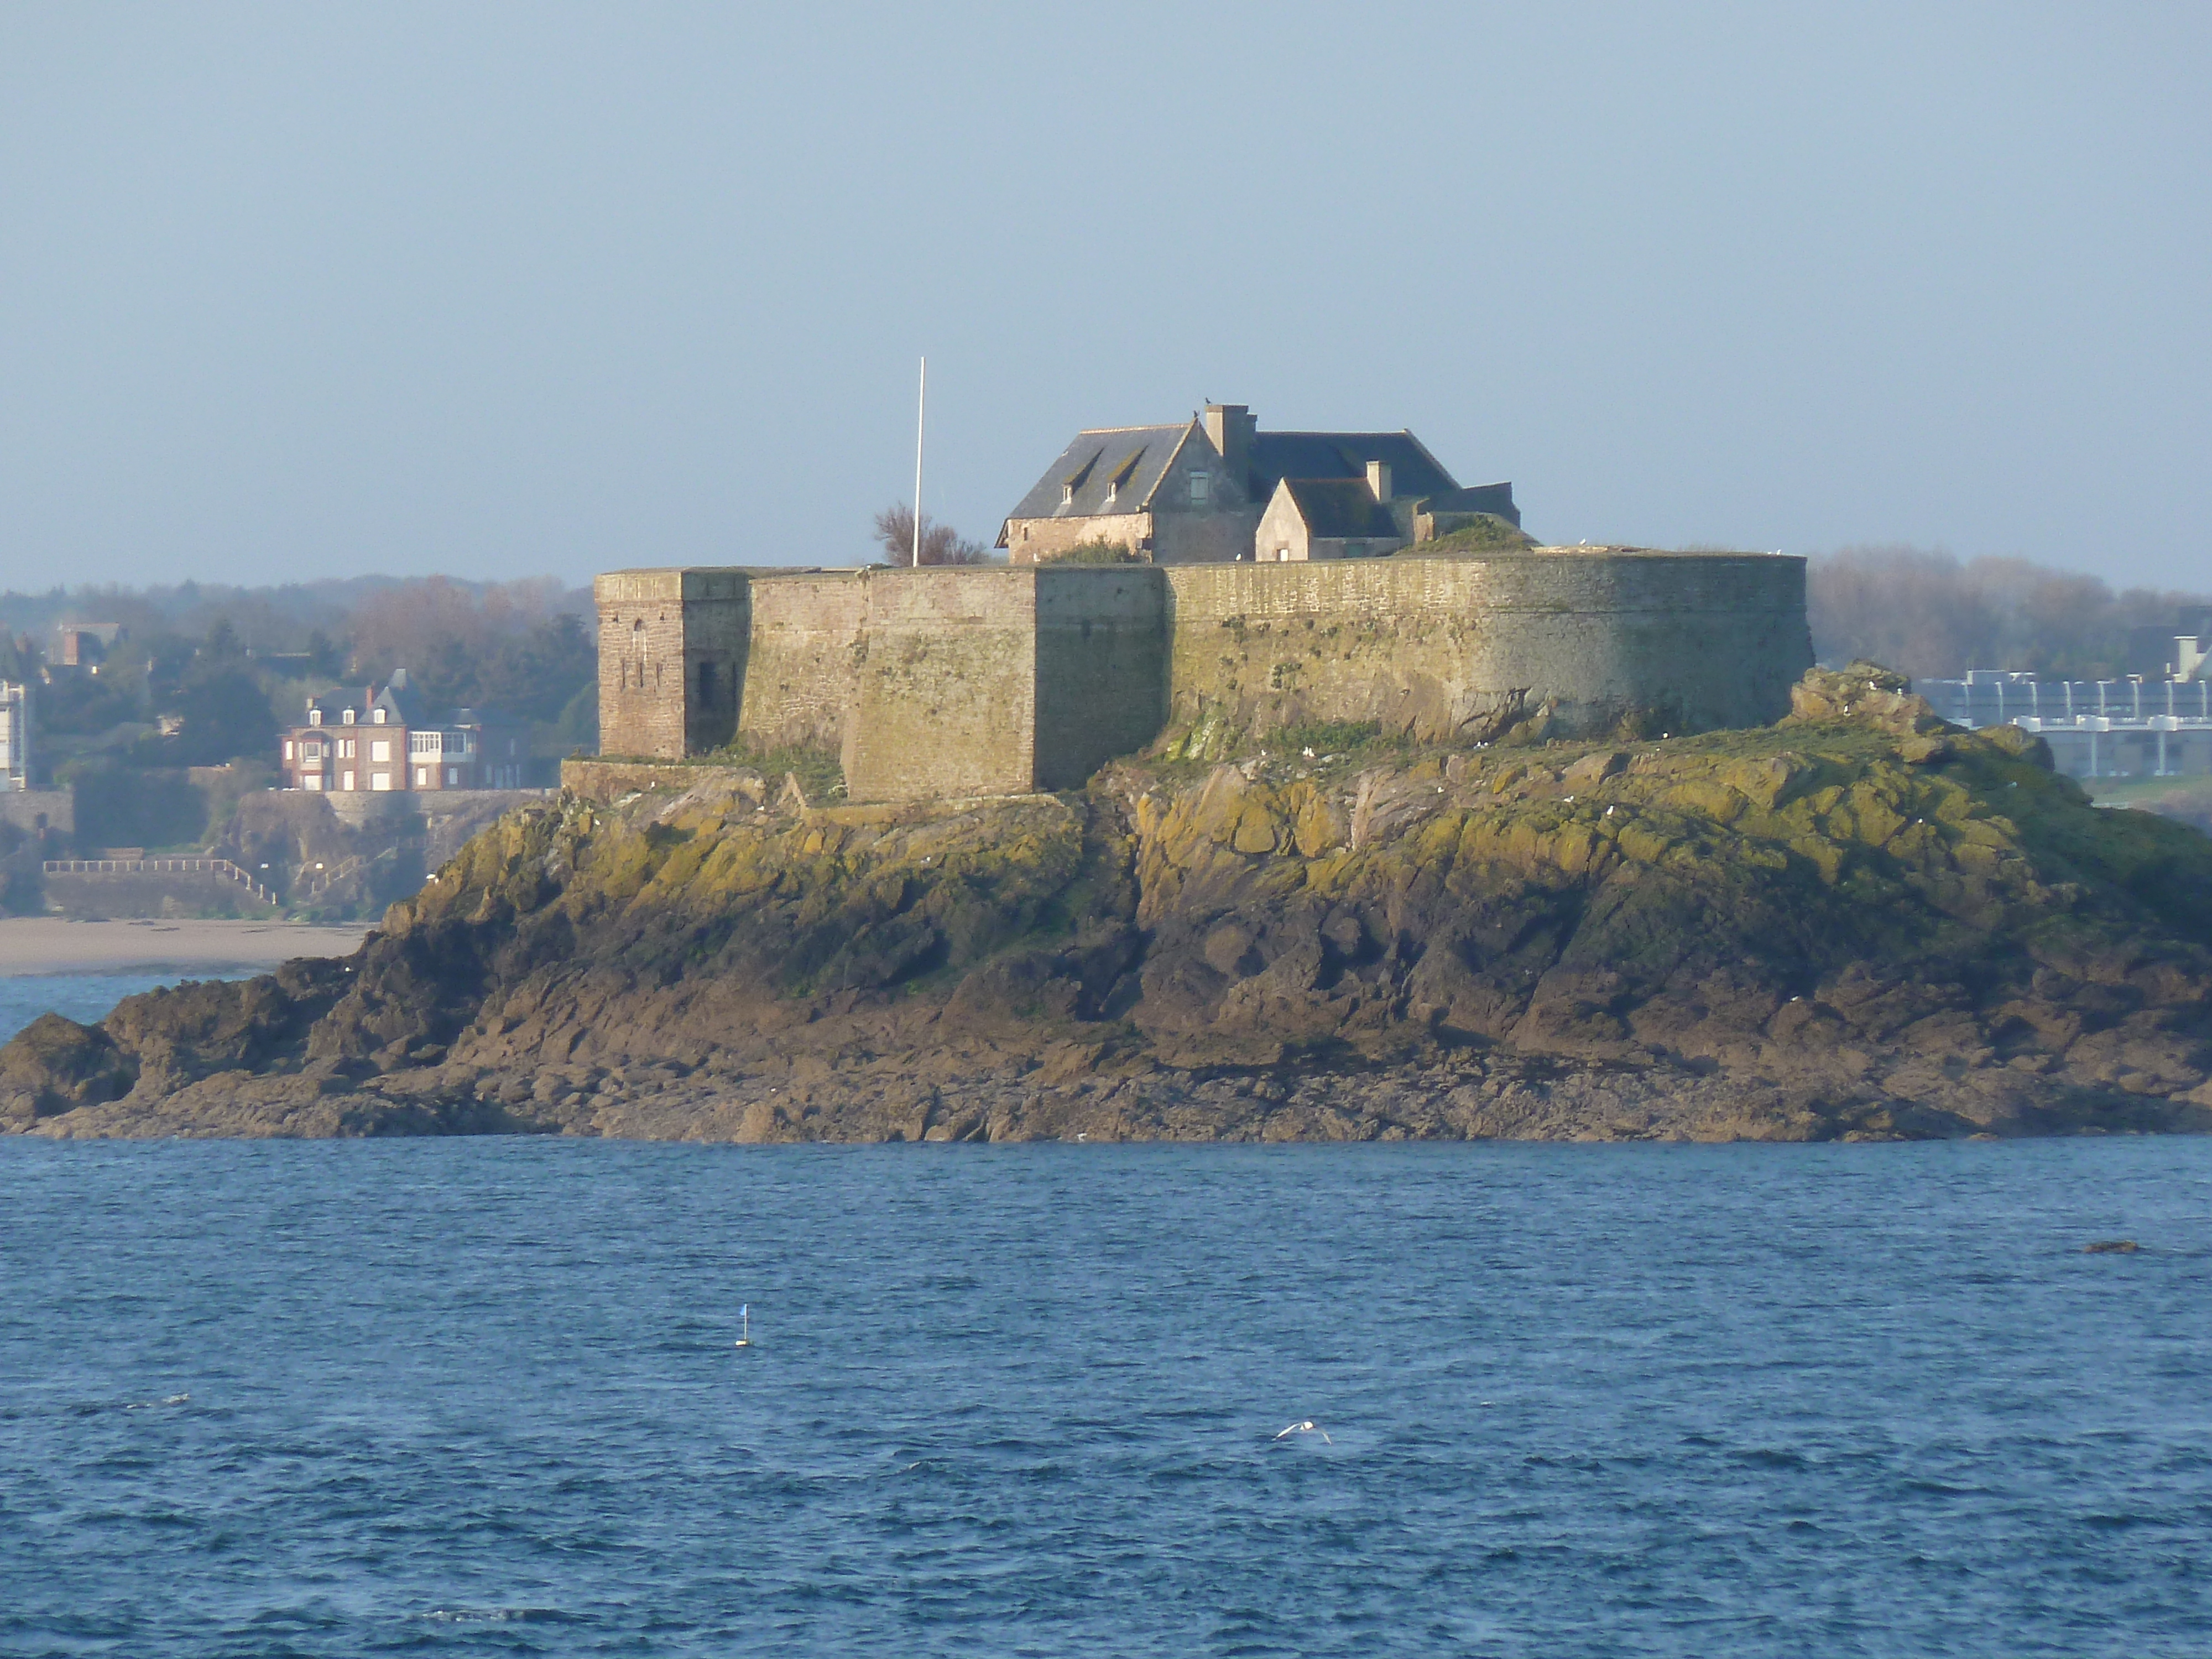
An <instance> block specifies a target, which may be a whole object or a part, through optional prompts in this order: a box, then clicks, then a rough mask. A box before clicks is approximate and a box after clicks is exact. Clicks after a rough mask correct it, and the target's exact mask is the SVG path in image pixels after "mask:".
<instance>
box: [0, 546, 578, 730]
mask: <svg viewBox="0 0 2212 1659" xmlns="http://www.w3.org/2000/svg"><path fill="white" fill-rule="evenodd" d="M271 592H283V590H273V591H272V590H265V589H264V590H228V591H227V592H226V593H225V597H226V598H232V599H235V600H236V601H237V604H236V605H235V608H233V607H232V606H228V605H218V606H217V607H216V609H215V611H214V613H213V614H212V616H210V614H209V612H208V611H207V610H206V609H205V607H204V600H203V597H202V594H201V593H200V592H199V591H197V590H192V589H191V588H190V586H189V585H187V586H186V587H185V588H183V589H168V590H155V592H152V593H149V592H144V591H141V592H135V593H125V592H115V591H112V590H109V591H105V592H90V593H84V594H80V595H77V596H76V597H74V598H73V599H70V600H68V601H66V602H65V603H64V605H58V606H55V605H50V607H49V608H52V609H58V610H62V611H64V615H65V616H66V617H68V618H69V619H71V620H78V621H100V622H115V621H120V622H123V623H125V626H126V627H127V628H128V629H129V630H130V632H129V634H128V636H127V637H126V638H125V640H123V641H119V642H118V645H117V646H116V647H115V648H113V649H112V651H111V652H110V653H108V654H107V656H106V659H104V660H103V661H102V662H101V663H100V666H99V670H98V671H97V672H96V673H94V672H84V671H56V672H52V673H42V672H41V670H42V669H44V668H45V666H46V665H45V664H44V663H43V660H42V650H41V647H42V643H43V640H42V637H41V635H40V634H33V633H32V632H29V631H28V630H25V631H22V632H20V633H10V634H6V635H0V678H39V679H43V680H46V682H47V683H46V684H42V685H41V686H40V696H39V713H38V722H39V727H40V730H41V731H42V732H44V733H46V736H47V738H49V739H50V740H51V741H50V742H49V744H48V748H49V750H50V752H52V751H53V750H61V751H64V752H66V751H70V750H77V751H83V750H86V749H87V748H88V743H87V741H86V740H88V739H105V741H103V742H102V743H101V744H100V748H101V749H102V750H104V751H112V753H113V754H114V755H115V756H116V757H125V756H127V757H128V758H129V759H130V760H131V762H132V763H135V764H137V765H140V766H168V767H175V766H201V765H212V764H217V763H222V762H224V761H228V760H234V759H240V758H245V759H257V760H262V759H266V758H268V757H269V756H270V754H271V753H272V752H273V745H274V743H275V740H276V732H277V730H278V729H279V727H280V726H289V725H291V724H293V723H294V722H295V721H296V720H299V719H300V718H301V709H302V707H303V705H304V703H305V701H306V699H307V696H309V695H310V694H311V693H313V692H317V691H321V690H327V689H329V688H331V686H333V685H354V684H364V685H365V684H371V683H381V682H383V681H385V680H386V679H388V678H390V677H391V674H392V670H394V669H395V668H401V667H404V668H405V669H407V670H408V671H409V678H410V680H411V681H412V682H413V683H414V685H415V687H416V690H417V691H418V692H419V694H420V695H421V696H422V700H423V702H425V703H426V704H427V705H428V707H429V708H432V709H433V710H441V709H444V708H456V707H474V708H495V709H498V710H500V711H501V712H502V713H505V714H510V715H513V716H515V717H519V718H520V719H522V720H526V721H528V722H531V723H532V725H534V726H538V727H539V728H541V732H542V734H543V735H544V738H545V739H546V743H547V744H550V745H553V746H564V745H574V744H585V745H588V744H590V743H591V741H592V736H593V731H594V728H595V726H596V710H595V705H596V690H597V658H596V649H595V647H594V645H593V642H592V633H591V630H590V629H589V627H588V626H587V624H586V616H587V614H588V613H587V612H586V611H584V610H583V609H582V607H581V603H580V602H581V600H582V598H583V596H581V595H580V594H577V593H575V592H571V591H570V590H568V589H564V588H563V587H562V586H561V585H560V584H559V583H558V582H556V581H552V580H533V581H526V582H511V583H495V584H484V585H476V584H469V583H463V582H456V581H451V580H446V579H444V578H438V577H433V578H429V579H428V580H417V581H406V582H398V581H390V582H377V583H371V584H363V585H360V586H356V587H355V588H354V589H353V590H352V591H351V592H347V593H346V594H345V595H344V597H345V599H347V600H348V601H349V603H348V604H346V605H344V606H343V608H340V607H336V606H328V605H325V606H321V607H314V606H310V605H301V604H298V603H294V604H292V605H289V606H280V605H273V604H271V603H270V594H271ZM296 592H297V591H295V593H296ZM22 597H23V596H20V595H7V596H4V597H0V613H4V614H6V618H7V620H8V621H9V622H10V623H18V625H20V621H21V620H25V619H27V618H25V617H23V615H22V611H23V610H24V609H26V608H28V607H24V606H22V605H21V600H22ZM50 599H51V596H40V600H41V601H50ZM10 601H15V602H16V603H14V604H10V603H9V602H10ZM186 616H189V617H192V619H193V620H194V621H197V622H200V623H202V626H201V627H200V628H199V629H196V630H193V631H186V629H187V626H189V625H188V624H187V625H186V626H180V625H179V622H180V620H181V618H182V617H186ZM241 617H242V618H243V621H241ZM249 628H250V629H251V630H252V632H251V634H250V635H249V632H248V629H249ZM249 640H251V641H252V642H251V643H249ZM162 725H166V726H170V727H172V728H173V730H172V731H170V732H167V733H163V732H161V731H160V726H162ZM134 726H135V727H139V728H151V729H143V730H141V731H140V732H138V733H137V735H136V736H135V737H134V736H133V735H132V732H131V728H133V727H134ZM72 740H75V741H72ZM541 746H544V745H541Z"/></svg>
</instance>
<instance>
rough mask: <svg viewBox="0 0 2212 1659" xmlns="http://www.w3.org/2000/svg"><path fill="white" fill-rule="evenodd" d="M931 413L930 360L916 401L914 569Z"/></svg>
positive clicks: (923, 364)
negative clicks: (923, 450) (923, 449)
mask: <svg viewBox="0 0 2212 1659" xmlns="http://www.w3.org/2000/svg"><path fill="white" fill-rule="evenodd" d="M928 411H929V359H928V358H927V357H924V358H923V359H922V360H921V390H920V391H919V392H916V393H915V399H914V568H915V569H916V570H919V569H921V435H922V432H923V429H924V427H923V417H924V416H926V415H927V413H928Z"/></svg>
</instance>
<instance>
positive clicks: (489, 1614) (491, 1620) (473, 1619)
mask: <svg viewBox="0 0 2212 1659" xmlns="http://www.w3.org/2000/svg"><path fill="white" fill-rule="evenodd" d="M422 1617H424V1618H425V1619H428V1620H430V1621H431V1622H432V1623H434V1624H440V1625H570V1624H574V1623H575V1622H576V1615H575V1614H574V1613H564V1612H562V1610H561V1609H560V1608H559V1607H433V1608H431V1609H430V1611H429V1612H428V1613H424V1614H423V1615H422Z"/></svg>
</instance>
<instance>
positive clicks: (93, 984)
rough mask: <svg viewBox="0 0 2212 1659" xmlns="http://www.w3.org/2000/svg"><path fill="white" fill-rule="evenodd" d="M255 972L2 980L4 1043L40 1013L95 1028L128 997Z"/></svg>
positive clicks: (148, 971) (159, 972) (0, 1011)
mask: <svg viewBox="0 0 2212 1659" xmlns="http://www.w3.org/2000/svg"><path fill="white" fill-rule="evenodd" d="M259 971H261V970H259V969H252V968H217V969H204V968H203V969H195V970H193V971H192V972H191V974H185V973H184V972H181V971H179V970H176V969H143V970H142V971H139V972H136V973H124V974H27V975H18V976H14V977H0V1042H7V1041H8V1039H9V1038H10V1037H12V1036H15V1033H16V1032H18V1031H20V1030H22V1029H23V1028H24V1027H25V1026H26V1025H28V1024H30V1023H31V1022H32V1021H33V1020H34V1019H36V1018H38V1017H39V1016H40V1014H49V1013H51V1014H66V1015H68V1016H69V1017H70V1018H71V1019H74V1020H79V1021H82V1022H83V1023H84V1024H91V1023H92V1022H93V1021H94V1020H96V1019H99V1018H101V1017H102V1016H103V1015H105V1014H106V1012H107V1011H108V1010H109V1009H111V1008H112V1007H114V1006H115V1005H116V1004H117V1003H118V1002H120V1001H122V1000H123V999H124V998H125V997H135V996H137V994H139V993H140V992H141V991H153V990H158V989H160V988H161V987H162V986H164V985H174V984H176V983H177V982H178V981H180V980H184V979H187V978H191V979H250V978H252V976H253V975H254V974H255V973H257V972H259Z"/></svg>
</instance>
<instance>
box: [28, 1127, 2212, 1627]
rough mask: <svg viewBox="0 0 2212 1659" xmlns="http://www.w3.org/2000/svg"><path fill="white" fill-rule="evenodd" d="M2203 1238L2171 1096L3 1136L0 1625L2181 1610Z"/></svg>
mask: <svg viewBox="0 0 2212 1659" xmlns="http://www.w3.org/2000/svg"><path fill="white" fill-rule="evenodd" d="M2117 1237H2130V1238H2133V1239H2135V1240H2136V1241H2138V1242H2139V1243H2140V1244H2141V1245H2142V1249H2141V1250H2140V1252H2139V1253H2137V1254H2134V1255H2112V1254H2100V1255H2085V1254H2084V1253H2083V1249H2082V1247H2083V1246H2084V1245H2085V1244H2087V1243H2091V1242H2093V1241H2097V1240H2100V1239H2109V1238H2117ZM2208 1267H2212V1142H2206V1141H2202V1140H2189V1139H2104V1140H2065V1141H2045V1142H2040V1143H2020V1142H2015V1143H2005V1144H1967V1143H1951V1144H1939V1145H1908V1146H1717V1147H1700V1146H1509V1145H1500V1144H1479V1145H1471V1146H1294V1147H1188V1146H1004V1147H1001V1146H989V1147H986V1146H891V1147H867V1148H842V1147H811V1148H810V1147H791V1148H752V1147H732V1146H663V1145H647V1144H636V1143H617V1142H590V1141H576V1140H552V1139H471V1140H416V1141H360V1142H341V1143H270V1142H262V1143H238V1142H230V1143H225V1142H172V1143H137V1144H128V1143H92V1144H70V1143H64V1144H51V1143H47V1142H44V1141H39V1140H32V1139H21V1138H16V1139H10V1140H7V1141H4V1142H0V1653H6V1654H9V1655H11V1656H13V1655H35V1654H86V1653H99V1654H115V1655H131V1656H140V1655H153V1654H160V1655H165V1656H216V1655H225V1656H229V1655H238V1656H245V1655H252V1656H264V1655H331V1656H339V1655H360V1654H398V1653H406V1654H429V1655H443V1654H530V1653H542V1654H561V1655H568V1654H626V1655H672V1654H685V1655H691V1654H702V1655H703V1654H717V1655H719V1654H730V1653H740V1652H768V1651H774V1652H778V1653H795V1654H822V1655H839V1654H856V1653H857V1654H886V1655H890V1654H899V1655H905V1654H946V1655H952V1654H961V1655H971V1654H1082V1655H1092V1654H1104V1655H1121V1654H1132V1655H1185V1654H1401V1653H1405V1654H1431V1653H1433V1654H1501V1655H1528V1656H1538V1655H1542V1656H1556V1655H1588V1656H1620V1655H1683V1656H1692V1655H1694V1656H1715V1655H1736V1654H1749V1655H1805V1654H1818V1655H1838V1654H1873V1655H1898V1656H1905V1655H1912V1656H1919V1655H1928V1654H1965V1655H1989V1656H2001V1655H2002V1656H2022V1655H2041V1654H2050V1655H2061V1654H2063V1655H2106V1654H2109V1655H2115V1656H2119V1655H2126V1656H2150V1655H2168V1654H2172V1655H2181V1654H2192V1655H2194V1654H2203V1653H2205V1652H2207V1651H2212V1607H2208V1590H2212V1319H2208V1316H2207V1296H2206V1291H2207V1287H2208V1271H2207V1270H2208ZM746 1304H750V1308H751V1311H752V1323H751V1332H752V1336H753V1339H754V1346H751V1347H749V1348H745V1349H738V1348H737V1347H736V1346H734V1341H735V1338H736V1335H737V1333H738V1310H739V1309H740V1307H741V1306H744V1305H746ZM1307 1421H1310V1422H1312V1423H1313V1424H1314V1425H1316V1428H1315V1430H1314V1431H1310V1432H1303V1431H1293V1432H1291V1433H1290V1434H1288V1435H1281V1433H1280V1431H1283V1430H1284V1429H1285V1427H1286V1426H1287V1425H1291V1424H1295V1423H1303V1422H1307ZM1324 1433H1325V1434H1326V1436H1327V1439H1326V1440H1324V1439H1323V1438H1322V1436H1323V1434H1324Z"/></svg>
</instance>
